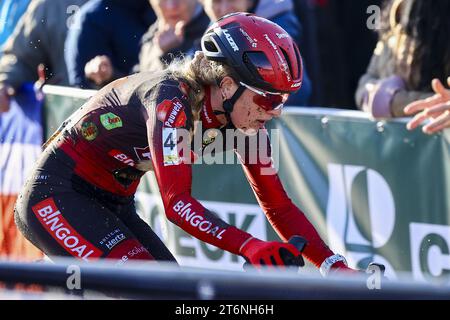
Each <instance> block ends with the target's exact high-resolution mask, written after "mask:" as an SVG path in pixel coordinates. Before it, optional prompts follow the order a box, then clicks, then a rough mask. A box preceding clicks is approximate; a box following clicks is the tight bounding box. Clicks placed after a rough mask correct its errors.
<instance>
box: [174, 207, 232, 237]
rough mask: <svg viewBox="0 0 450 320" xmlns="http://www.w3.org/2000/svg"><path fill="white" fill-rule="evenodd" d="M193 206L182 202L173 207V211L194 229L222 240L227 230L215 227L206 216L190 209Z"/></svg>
mask: <svg viewBox="0 0 450 320" xmlns="http://www.w3.org/2000/svg"><path fill="white" fill-rule="evenodd" d="M191 206H192V204H191V203H190V202H188V203H184V202H183V201H181V200H180V201H178V202H177V203H176V204H175V205H174V206H173V208H172V209H173V210H174V211H175V212H176V213H178V215H179V216H180V217H181V218H183V219H185V220H186V222H188V223H190V224H191V225H192V226H193V227H195V228H198V229H199V230H200V231H202V232H205V233H206V234H211V235H212V236H214V237H216V238H217V239H220V240H222V235H223V234H224V233H225V231H226V230H225V229H222V228H220V227H218V226H214V225H213V223H212V222H211V221H208V220H206V219H205V217H204V216H202V215H199V214H197V213H196V212H195V211H193V210H192V208H190V207H191Z"/></svg>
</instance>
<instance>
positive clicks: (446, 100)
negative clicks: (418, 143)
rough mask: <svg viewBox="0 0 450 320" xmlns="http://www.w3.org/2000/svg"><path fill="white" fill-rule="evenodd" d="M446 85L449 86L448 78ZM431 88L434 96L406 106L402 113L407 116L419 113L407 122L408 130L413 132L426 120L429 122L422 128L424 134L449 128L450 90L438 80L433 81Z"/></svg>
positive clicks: (449, 79)
mask: <svg viewBox="0 0 450 320" xmlns="http://www.w3.org/2000/svg"><path fill="white" fill-rule="evenodd" d="M447 83H448V85H449V86H450V77H449V78H448V79H447ZM432 87H433V91H434V92H435V95H434V96H432V97H430V98H428V99H424V100H419V101H416V102H413V103H411V104H409V105H408V106H406V108H405V110H404V112H405V114H407V115H410V114H415V113H417V112H418V111H420V113H417V114H416V116H415V117H414V118H413V119H412V120H410V121H409V122H408V124H407V128H408V130H414V129H415V128H417V127H418V126H419V125H420V124H421V123H423V122H424V121H426V120H430V122H429V123H427V124H426V125H425V126H423V128H422V131H423V132H424V133H426V134H433V133H436V132H438V131H441V130H443V129H445V128H450V90H446V89H445V88H444V86H443V85H442V82H441V81H439V79H434V80H433V82H432Z"/></svg>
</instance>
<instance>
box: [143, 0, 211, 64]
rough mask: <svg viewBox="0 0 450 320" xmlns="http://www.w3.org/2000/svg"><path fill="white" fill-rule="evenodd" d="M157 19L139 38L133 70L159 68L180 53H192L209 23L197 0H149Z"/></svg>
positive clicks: (189, 54) (190, 54)
mask: <svg viewBox="0 0 450 320" xmlns="http://www.w3.org/2000/svg"><path fill="white" fill-rule="evenodd" d="M150 3H151V5H152V7H153V10H154V11H155V13H156V16H157V20H156V22H155V23H154V24H153V25H152V26H151V27H150V29H149V30H148V31H147V33H146V34H145V35H144V37H143V39H142V48H141V52H140V56H139V66H138V67H137V68H136V69H135V71H152V70H162V69H163V68H164V67H165V65H166V64H169V63H170V62H172V60H173V59H174V58H175V57H176V56H179V55H180V54H185V55H188V56H193V55H194V52H195V49H196V48H199V47H200V44H199V43H200V39H201V36H202V35H203V32H205V30H206V28H207V27H208V25H209V18H208V16H207V15H206V14H205V12H204V11H203V10H202V7H201V6H200V5H199V4H198V3H197V0H150Z"/></svg>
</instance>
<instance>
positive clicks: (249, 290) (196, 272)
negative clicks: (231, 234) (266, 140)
mask: <svg viewBox="0 0 450 320" xmlns="http://www.w3.org/2000/svg"><path fill="white" fill-rule="evenodd" d="M74 264H76V265H77V266H78V267H79V270H80V279H81V282H80V283H81V289H82V290H89V291H94V292H100V293H103V294H106V296H109V297H112V298H138V299H194V300H197V299H198V300H211V299H233V300H240V299H261V300H264V299H271V300H272V299H275V300H279V299H282V300H289V299H433V300H436V299H450V286H448V285H443V286H437V285H430V284H418V283H414V282H405V281H403V282H398V281H396V282H391V281H384V282H382V286H381V289H379V290H377V289H374V290H369V289H368V287H367V283H366V280H367V277H364V276H363V277H361V278H355V277H351V278H348V277H345V278H343V277H340V278H332V279H322V278H318V277H317V276H314V275H310V274H303V272H300V273H298V272H294V271H291V270H288V271H284V272H269V271H267V272H259V273H258V272H230V271H217V270H205V269H196V268H183V267H177V266H173V265H162V264H137V265H132V266H129V267H126V268H124V267H121V268H118V267H114V266H113V265H112V264H108V263H103V262H101V263H95V264H79V263H77V262H73V261H64V262H58V263H55V264H51V263H15V262H0V281H1V282H4V283H8V284H17V283H21V284H38V285H43V286H51V287H53V288H59V289H60V290H66V288H67V287H66V285H67V279H68V277H69V276H70V275H71V273H70V272H69V273H68V270H69V269H68V267H69V266H72V268H73V265H74ZM81 292H82V291H81Z"/></svg>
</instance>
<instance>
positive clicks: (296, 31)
mask: <svg viewBox="0 0 450 320" xmlns="http://www.w3.org/2000/svg"><path fill="white" fill-rule="evenodd" d="M199 1H200V3H201V4H202V5H203V8H204V10H205V12H206V14H207V15H208V16H209V18H210V19H211V21H216V20H218V19H219V18H220V17H222V16H224V15H226V14H229V13H233V12H238V11H242V12H251V13H254V14H256V15H258V16H260V17H263V18H266V19H269V20H271V21H272V22H275V23H276V24H278V25H279V26H280V27H282V28H283V29H284V30H286V32H287V33H289V35H290V36H291V37H292V38H293V39H294V41H295V42H296V43H297V44H298V45H300V43H301V41H300V40H301V38H302V28H301V25H300V22H299V20H298V19H297V17H296V16H295V14H294V13H293V9H294V6H293V3H292V1H291V0H279V1H273V0H199ZM300 50H302V47H301V46H300ZM310 94H311V82H310V80H309V77H308V75H307V73H306V68H305V66H303V84H302V88H301V90H299V91H298V92H297V93H294V94H291V96H290V97H289V99H288V101H287V102H286V104H287V105H306V104H307V101H308V98H309V96H310Z"/></svg>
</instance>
